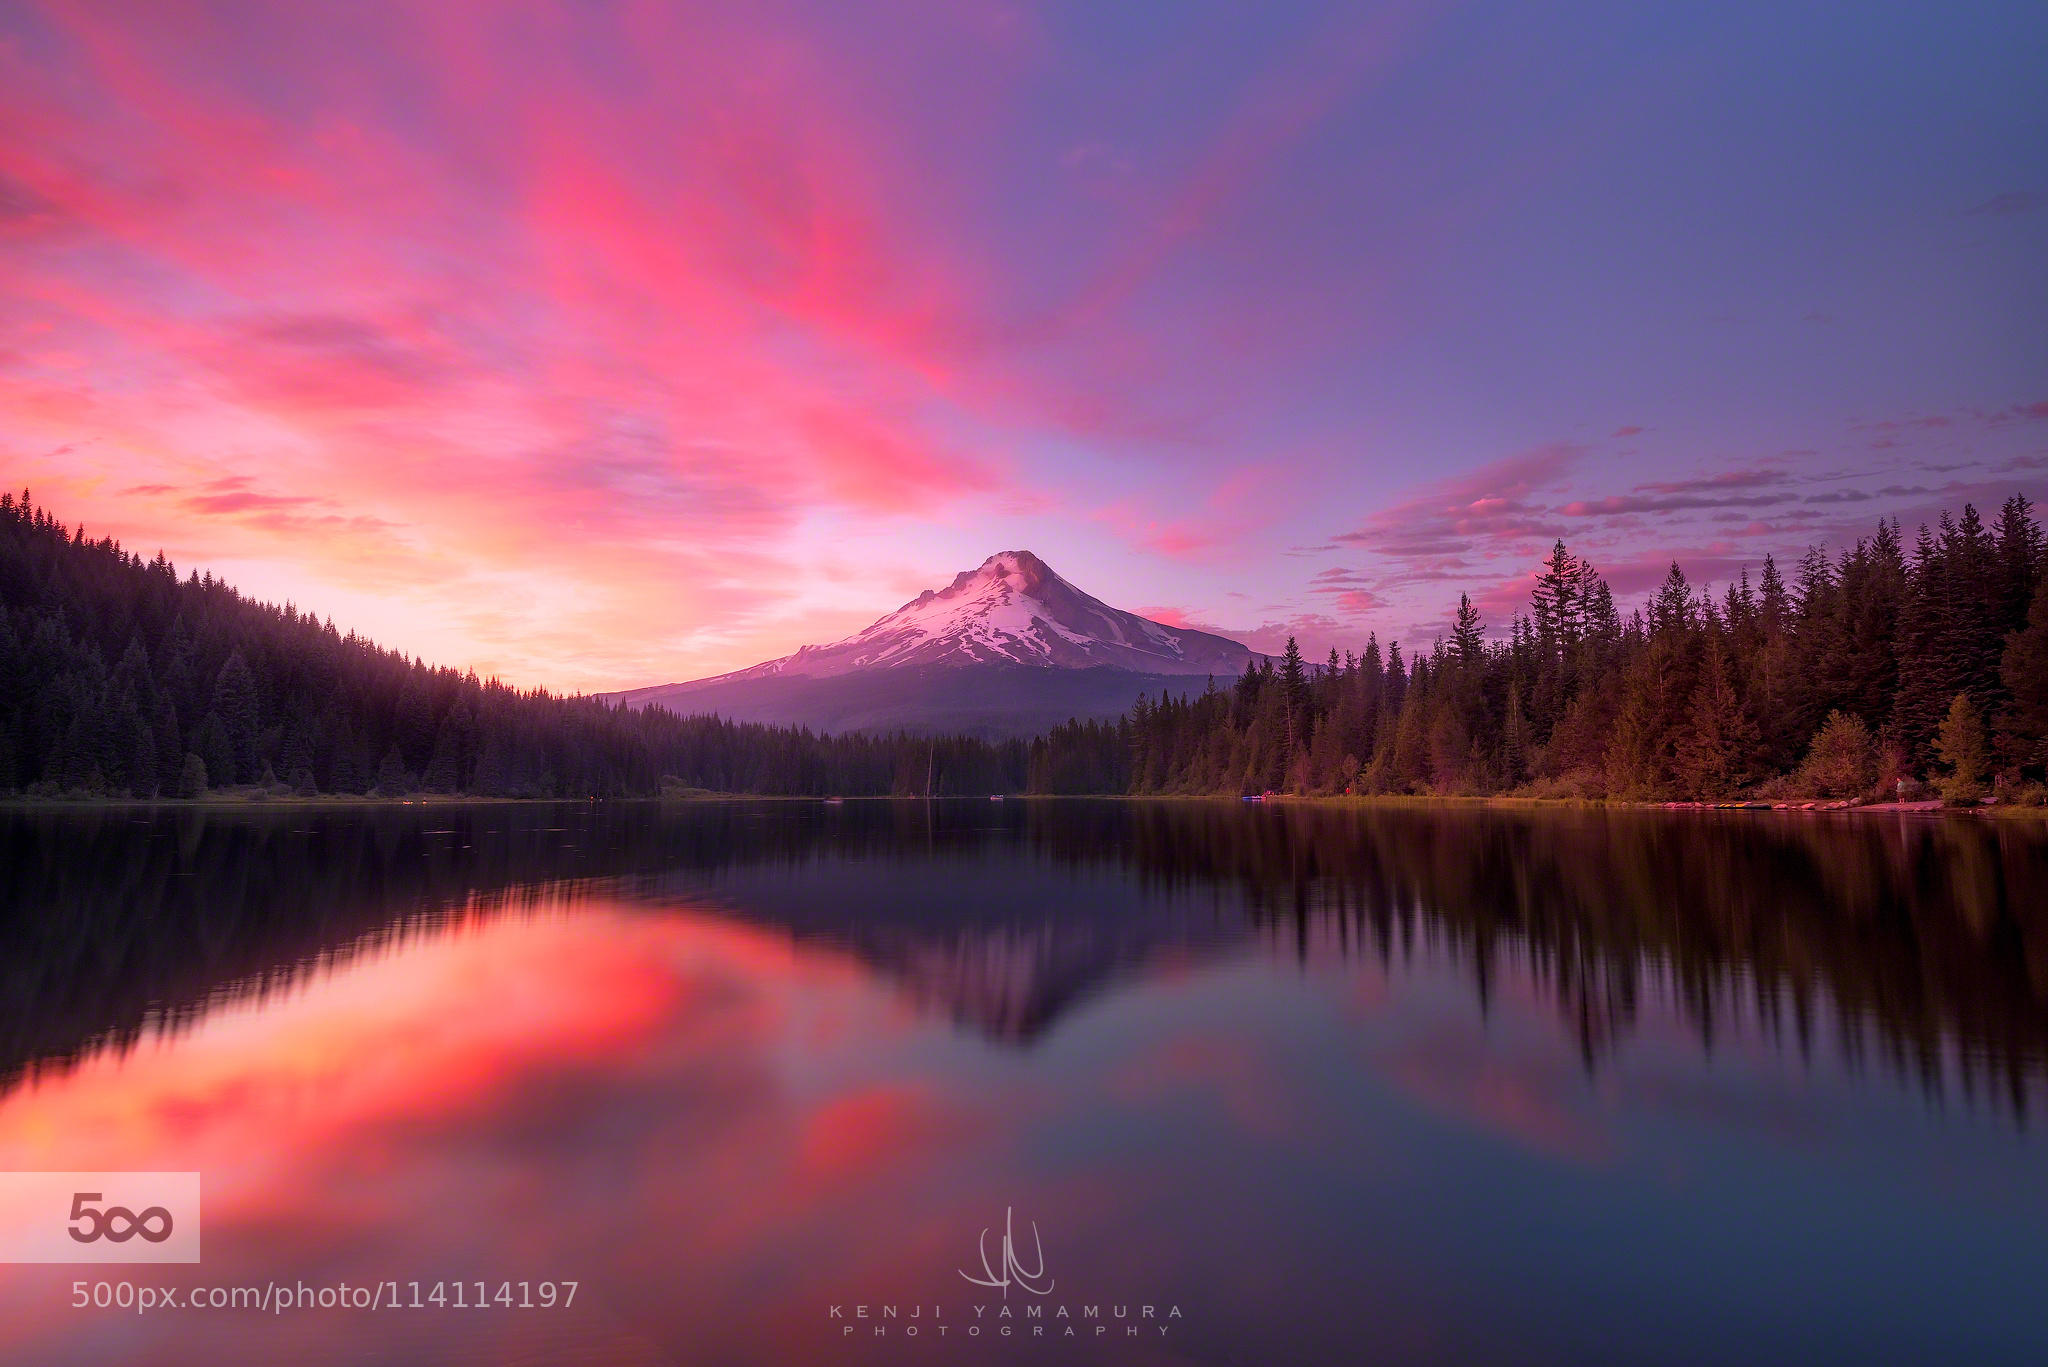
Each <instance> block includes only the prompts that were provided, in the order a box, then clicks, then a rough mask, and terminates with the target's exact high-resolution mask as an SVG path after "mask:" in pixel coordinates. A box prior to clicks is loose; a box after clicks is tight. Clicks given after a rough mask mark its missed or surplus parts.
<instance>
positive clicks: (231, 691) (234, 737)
mask: <svg viewBox="0 0 2048 1367" xmlns="http://www.w3.org/2000/svg"><path fill="white" fill-rule="evenodd" d="M212 717H213V718H215V719H217V720H218V721H219V722H220V725H221V728H222V730H223V732H224V734H225V736H226V738H227V750H226V753H225V755H224V757H223V758H224V760H225V763H226V767H225V768H222V767H220V766H218V765H217V764H216V763H215V760H216V756H214V755H211V754H209V755H207V756H206V768H207V772H208V773H210V774H214V775H216V776H218V777H219V778H220V781H221V782H223V783H254V782H256V781H257V779H258V778H259V777H260V776H261V774H262V770H263V758H262V755H261V754H260V753H259V752H258V744H257V738H258V733H259V732H260V730H261V726H262V723H261V719H260V718H259V717H258V715H257V708H256V680H255V678H254V676H252V675H251V674H250V672H249V663H248V661H247V660H245V659H243V658H242V652H241V651H239V650H237V651H235V652H234V653H232V654H230V655H229V656H228V658H227V663H226V664H224V665H222V666H221V669H220V676H219V678H217V679H216V680H215V681H214V685H213V710H212Z"/></svg>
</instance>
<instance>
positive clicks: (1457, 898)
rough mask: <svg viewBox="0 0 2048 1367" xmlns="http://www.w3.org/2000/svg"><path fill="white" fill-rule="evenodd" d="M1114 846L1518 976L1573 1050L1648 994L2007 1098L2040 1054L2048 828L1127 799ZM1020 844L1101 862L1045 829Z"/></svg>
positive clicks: (1600, 1051)
mask: <svg viewBox="0 0 2048 1367" xmlns="http://www.w3.org/2000/svg"><path fill="white" fill-rule="evenodd" d="M1123 824H1124V833H1123V836H1122V843H1123V851H1122V853H1121V854H1120V855H1119V856H1118V857H1123V858H1128V859H1130V860H1131V861H1132V862H1133V863H1134V864H1135V866H1136V867H1137V868H1138V870H1139V871H1140V873H1141V876H1143V877H1145V878H1147V879H1150V880H1154V881H1161V882H1165V883H1168V884H1175V883H1180V882H1187V881H1193V882H1201V883H1208V884H1216V883H1231V884H1235V885H1236V886H1237V887H1239V888H1240V889H1241V891H1242V895H1243V899H1244V903H1245V905H1246V907H1247V908H1248V912H1249V915H1250V916H1251V918H1252V919H1253V920H1254V921H1255V922H1257V923H1258V924H1259V925H1261V926H1262V927H1264V928H1265V929H1266V931H1267V932H1268V934H1269V935H1271V936H1273V937H1274V940H1275V943H1276V944H1277V945H1278V946H1280V947H1282V948H1287V947H1290V945H1291V947H1292V949H1293V950H1294V952H1296V953H1298V954H1301V955H1303V956H1306V955H1307V954H1308V953H1309V952H1310V946H1311V945H1312V944H1313V945H1329V944H1335V945H1337V946H1338V947H1339V948H1340V949H1341V948H1342V947H1343V946H1346V945H1353V946H1356V947H1357V948H1358V949H1360V950H1361V951H1362V952H1368V953H1372V954H1375V955H1376V956H1378V957H1379V958H1381V959H1382V960H1383V961H1389V962H1391V961H1394V960H1397V959H1399V958H1402V957H1405V956H1407V955H1409V954H1411V953H1412V952H1413V950H1414V945H1415V942H1416V940H1417V938H1418V936H1422V935H1427V936H1429V937H1430V938H1431V940H1432V941H1433V942H1434V943H1437V944H1441V945H1445V946H1447V947H1448V948H1450V950H1451V951H1452V952H1454V953H1456V954H1457V955H1459V956H1460V957H1461V958H1462V959H1463V960H1464V961H1465V962H1466V963H1467V964H1468V965H1469V966H1470V971H1471V973H1472V975H1473V978H1474V982H1475V986H1476V989H1477V991H1478V993H1479V996H1480V999H1481V1003H1482V1005H1484V1004H1485V1001H1486V998H1487V996H1488V994H1489V992H1490V989H1491V984H1492V982H1493V980H1494V978H1495V977H1497V976H1498V974H1499V973H1500V972H1501V971H1502V970H1503V969H1513V970H1519V971H1522V972H1525V973H1527V974H1528V975H1529V976H1530V977H1531V978H1532V979H1533V980H1534V981H1536V982H1537V983H1538V984H1539V985H1540V986H1541V987H1542V989H1543V990H1544V991H1545V992H1546V994H1547V995H1549V996H1550V997H1551V998H1552V999H1553V1000H1554V1001H1555V1003H1556V1005H1557V1007H1558V1009H1559V1011H1560V1012H1561V1013H1562V1014H1563V1016H1564V1017H1565V1019H1566V1020H1567V1022H1568V1023H1569V1024H1570V1025H1571V1026H1572V1028H1573V1029H1574V1030H1575V1032H1576V1034H1577V1037H1578V1039H1579V1042H1580V1046H1581V1048H1582V1050H1583V1051H1584V1053H1585V1056H1586V1060H1587V1063H1588V1066H1589V1067H1590V1066H1592V1065H1593V1064H1594V1063H1595V1062H1596V1061H1597V1060H1598V1059H1600V1058H1601V1057H1602V1056H1604V1055H1605V1054H1607V1053H1609V1052H1611V1050H1612V1049H1613V1048H1614V1047H1615V1046H1616V1044H1617V1043H1618V1041H1619V1040H1620V1039H1621V1038H1622V1037H1623V1036H1625V1035H1626V1034H1627V1033H1628V1031H1629V1029H1630V1027H1631V1026H1632V1024H1633V1023H1634V1022H1635V1020H1636V1019H1637V1017H1638V1014H1639V1012H1640V1011H1641V1010H1642V1008H1643V1007H1644V1005H1645V1004H1646V997H1648V996H1649V995H1650V994H1655V996H1656V997H1658V998H1662V999H1664V1000H1669V1001H1671V1002H1672V1003H1674V1004H1675V1005H1676V1007H1677V1008H1678V1009H1679V1011H1680V1012H1681V1013H1682V1015H1683V1016H1684V1018H1685V1019H1686V1020H1687V1021H1688V1022H1689V1023H1690V1024H1691V1025H1692V1027H1693V1028H1694V1029H1695V1030H1696V1031H1697V1032H1698V1034H1699V1036H1700V1038H1701V1040H1702V1042H1703V1043H1704V1044H1705V1045H1706V1046H1707V1047H1709V1048H1711V1047H1713V1045H1714V1042H1715V1039H1716V1036H1717V1034H1718V1033H1719V1032H1721V1031H1722V1030H1723V1029H1724V1026H1725V1025H1727V1024H1729V1023H1732V1022H1733V1021H1734V1020H1736V1019H1738V1018H1740V1019H1742V1020H1743V1021H1744V1022H1745V1023H1754V1025H1755V1026H1756V1028H1758V1029H1759V1030H1760V1031H1761V1032H1762V1033H1763V1034H1764V1036H1765V1037H1766V1038H1768V1039H1771V1040H1773V1041H1774V1042H1777V1043H1779V1044H1780V1045H1781V1046H1786V1047H1791V1048H1795V1049H1797V1050H1799V1051H1800V1052H1801V1054H1802V1055H1805V1054H1809V1053H1810V1052H1811V1051H1812V1050H1813V1049H1814V1048H1815V1047H1817V1045H1818V1044H1819V1042H1821V1041H1822V1040H1825V1041H1827V1042H1828V1044H1829V1046H1830V1047H1832V1048H1834V1049H1836V1050H1837V1051H1839V1053H1840V1055H1841V1056H1842V1058H1843V1060H1844V1062H1845V1064H1847V1065H1848V1066H1849V1067H1851V1068H1859V1067H1862V1066H1864V1065H1865V1064H1867V1063H1869V1062H1871V1061H1872V1060H1873V1059H1874V1060H1876V1061H1879V1062H1882V1063H1883V1064H1884V1065H1885V1066H1887V1067H1889V1068H1891V1069H1893V1070H1895V1071H1896V1072H1897V1073H1899V1074H1900V1075H1902V1076H1907V1077H1915V1078H1918V1079H1920V1080H1922V1081H1923V1082H1924V1083H1925V1084H1926V1085H1927V1086H1928V1087H1929V1088H1930V1090H1932V1091H1934V1092H1937V1093H1938V1092H1941V1091H1942V1090H1944V1088H1945V1087H1946V1086H1948V1085H1953V1086H1954V1087H1955V1088H1956V1089H1957V1090H1959V1091H1960V1092H1962V1093H1963V1094H1964V1095H1965V1096H1977V1095H1984V1094H1989V1095H1992V1096H1994V1097H2002V1098H2003V1099H2004V1100H2005V1101H2006V1102H2008V1103H2009V1104H2010V1105H2011V1107H2012V1108H2013V1110H2014V1111H2015V1113H2017V1114H2022V1115H2023V1114H2024V1111H2025V1108H2026V1105H2027V1093H2028V1090H2029V1088H2030V1086H2036V1087H2037V1086H2038V1085H2039V1083H2040V1081H2041V1073H2042V1071H2043V1068H2044V1064H2048V833H2044V832H2043V831H2042V830H2041V829H2040V828H2038V827H2034V826H2031V825H2024V826H2023V825H2019V824H2016V823H1997V822H1983V821H1976V820H1944V819H1929V818H1924V817H1898V818H1883V817H1879V818H1872V817H1868V816H1848V817H1825V816H1814V817H1794V818H1787V817H1784V816H1774V815H1770V814H1761V813H1758V814H1749V813H1690V812H1688V813H1659V812H1629V811H1600V810H1594V811H1556V810H1550V811H1543V810H1537V811H1516V810H1504V809H1474V808H1454V807H1453V808H1429V809H1418V808H1372V809H1365V810H1357V809H1349V810H1347V809H1333V808H1327V807H1310V806H1305V805H1304V806H1288V807H1282V808H1278V809H1270V810H1266V811H1261V812H1257V813H1256V814H1245V813H1240V812H1237V811H1234V810H1231V809H1229V808H1226V807H1220V806H1215V805H1208V804H1152V805H1149V806H1148V805H1133V806H1131V807H1129V808H1128V809H1127V813H1126V817H1125V820H1124V823H1123ZM1040 843H1041V844H1042V845H1043V846H1045V847H1047V848H1049V849H1052V850H1054V851H1064V852H1066V853H1067V855H1068V857H1074V858H1095V857H1101V856H1100V854H1099V853H1098V851H1099V849H1100V847H1099V846H1097V847H1096V848H1094V849H1087V848H1080V847H1077V846H1075V845H1074V844H1073V843H1072V841H1071V839H1070V837H1069V836H1068V834H1067V833H1065V832H1060V831H1056V830H1055V831H1050V832H1045V833H1043V834H1042V835H1041V841H1040Z"/></svg>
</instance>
